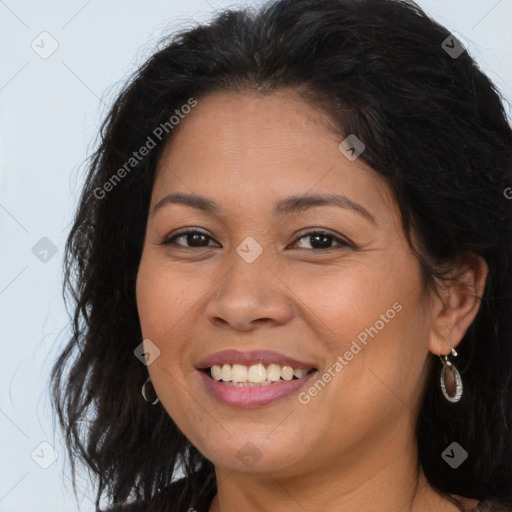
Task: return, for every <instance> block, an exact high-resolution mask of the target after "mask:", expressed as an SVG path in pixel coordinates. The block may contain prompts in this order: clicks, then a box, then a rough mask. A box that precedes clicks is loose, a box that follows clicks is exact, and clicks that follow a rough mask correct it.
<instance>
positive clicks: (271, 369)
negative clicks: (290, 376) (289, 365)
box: [267, 364, 281, 382]
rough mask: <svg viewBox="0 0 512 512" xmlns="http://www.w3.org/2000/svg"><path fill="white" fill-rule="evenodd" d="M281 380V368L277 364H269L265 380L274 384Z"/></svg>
mask: <svg viewBox="0 0 512 512" xmlns="http://www.w3.org/2000/svg"><path fill="white" fill-rule="evenodd" d="M280 379H281V367H280V366H279V365H278V364H269V365H268V368H267V380H269V381H271V382H275V381H277V380H280Z"/></svg>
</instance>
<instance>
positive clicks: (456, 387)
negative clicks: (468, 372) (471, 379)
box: [439, 343, 462, 403]
mask: <svg viewBox="0 0 512 512" xmlns="http://www.w3.org/2000/svg"><path fill="white" fill-rule="evenodd" d="M450 348H451V349H452V355H453V356H454V357H455V356H457V351H456V350H455V349H454V348H453V347H452V344H451V343H450ZM448 357H449V355H446V356H442V357H441V356H439V358H440V359H441V361H442V363H443V369H442V370H441V390H442V392H443V395H444V397H445V398H446V400H448V402H452V403H455V402H458V401H459V400H460V399H461V397H462V379H461V377H460V373H459V371H458V370H457V368H455V366H454V365H453V364H452V363H451V361H449V360H448Z"/></svg>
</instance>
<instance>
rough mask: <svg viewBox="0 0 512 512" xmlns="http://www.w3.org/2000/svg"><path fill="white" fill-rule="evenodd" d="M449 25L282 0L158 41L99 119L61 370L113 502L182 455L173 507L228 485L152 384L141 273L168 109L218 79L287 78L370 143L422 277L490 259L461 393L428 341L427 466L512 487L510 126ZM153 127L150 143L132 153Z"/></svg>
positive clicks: (479, 493)
mask: <svg viewBox="0 0 512 512" xmlns="http://www.w3.org/2000/svg"><path fill="white" fill-rule="evenodd" d="M450 37H451V36H450V33H449V32H448V31H447V30H446V29H445V28H443V27H442V26H440V25H439V24H437V23H436V22H434V21H433V20H432V19H430V18H429V17H428V16H427V15H426V14H425V13H424V12H423V11H422V10H421V9H420V8H419V7H418V6H417V5H415V4H414V3H413V2H404V1H398V0H279V1H277V2H273V3H269V4H266V5H265V6H263V7H262V8H260V9H259V10H257V11H252V10H250V9H246V10H240V11H224V12H222V13H220V14H219V15H217V17H216V18H215V19H214V20H213V21H212V22H210V23H208V24H204V25H198V26H197V27H195V28H193V29H191V30H188V31H186V32H183V33H181V34H179V35H175V36H173V37H172V39H171V40H170V41H168V40H165V41H163V42H162V44H163V47H162V48H159V49H158V51H157V52H156V53H155V54H154V55H153V56H152V57H151V58H150V59H149V60H148V61H147V62H146V63H145V64H144V65H143V66H142V67H141V68H140V69H139V70H138V71H137V72H136V73H135V74H134V76H133V78H132V79H131V80H130V81H129V83H128V84H127V85H126V86H125V88H124V90H123V91H122V93H121V94H120V95H119V96H118V98H117V100H116V101H115V103H114V105H113V107H112V108H111V110H110V112H109V114H108V116H107V118H106V120H105V121H104V123H103V125H102V128H101V141H100V144H99V147H98V149H97V151H96V152H95V154H94V155H93V156H92V158H91V159H90V167H89V169H90V170H89V173H88V175H87V178H86V182H85V186H84V188H83V192H82V195H81V199H80V204H79V208H78V211H77V214H76V217H75V220H74V225H73V227H72V230H71V232H70V234H69V238H68V241H67V245H66V258H65V290H66V294H67V295H66V297H67V300H68V304H69V300H71V302H72V304H73V312H74V315H73V335H72V338H71V339H70V340H69V343H68V345H67V346H66V347H65V350H64V351H63V353H62V354H61V355H60V357H59V358H58V360H57V361H56V363H55V366H54V368H53V373H52V403H53V405H54V407H55V409H56V412H57V414H58V417H59V419H60V424H61V426H62V428H63V429H64V431H65V436H66V444H67V448H68V452H69V455H70V458H71V463H72V468H73V476H74V471H75V462H74V461H75V458H76V459H77V461H79V462H81V463H85V464H86V465H87V467H88V468H90V469H91V470H92V471H93V473H94V474H95V475H97V478H98V487H97V498H96V506H97V507H99V502H100V499H101V497H102V496H103V495H104V494H105V493H107V498H108V500H109V502H110V503H111V504H112V505H117V504H122V503H124V502H126V501H127V500H129V499H139V500H143V501H144V502H145V503H149V502H150V501H151V499H152V498H153V497H154V496H155V495H158V492H157V488H158V487H160V488H163V487H165V486H168V485H169V484H170V482H171V480H172V479H173V477H174V478H176V475H177V474H178V471H180V470H183V471H184V472H185V476H186V480H185V481H184V482H185V484H184V487H183V493H181V494H180V496H178V497H177V498H176V500H175V501H174V502H173V503H172V504H169V505H170V506H171V508H170V509H169V510H180V511H181V510H185V509H186V507H187V506H188V505H189V503H190V499H191V496H193V495H194V494H198V493H202V492H206V491H205V489H204V488H203V489H201V488H202V486H204V484H205V482H210V484H211V485H210V487H208V489H209V492H211V491H212V489H214V488H215V481H214V467H213V465H212V463H211V462H210V461H208V460H206V459H205V457H204V456H203V455H202V454H201V453H199V452H198V450H197V449H196V448H195V447H194V446H192V445H191V443H190V442H189V441H188V440H187V439H186V437H185V436H184V435H183V434H182V433H181V432H180V431H179V429H178V428H177V427H176V425H175V423H174V422H173V420H172V419H171V418H170V417H169V415H168V414H167V413H166V411H165V410H164V408H163V407H162V406H161V405H158V406H154V407H153V406H150V405H149V404H147V403H146V402H145V401H144V400H143V399H142V397H141V386H142V384H143V383H144V381H145V380H146V378H147V375H148V374H147V369H146V368H145V367H144V365H143V364H141V362H140V361H139V360H138V359H137V358H136V357H135V356H134V349H135V348H136V347H137V346H138V345H139V344H140V343H141V341H142V335H141V329H140V324H139V319H138V313H137V306H136V300H135V280H136V276H137V269H138V264H139V260H140V257H141V252H142V244H143V240H144V234H145V225H146V220H147V214H148V207H149V201H150V195H151V190H152V183H153V178H154V173H155V168H156V164H157V162H158V160H159V158H160V155H161V151H162V148H163V147H164V145H165V143H167V142H168V141H169V140H171V138H172V135H173V133H174V132H173V130H174V127H173V123H172V122H170V121H169V120H170V119H171V116H173V114H175V113H176V110H178V111H180V112H184V110H182V109H183V106H184V105H186V104H188V105H191V104H192V102H193V101H197V102H199V103H200V102H201V97H204V95H205V94H207V93H211V92H214V91H218V90H227V91H229V90H236V91H244V90H257V91H260V92H261V93H262V94H265V93H271V92H272V91H276V90H282V89H285V88H294V89H295V90H296V91H298V92H299V93H300V94H301V95H302V96H303V97H304V99H305V100H306V101H311V102H312V103H313V104H315V105H316V106H317V107H318V108H319V109H320V108H322V109H324V110H325V111H326V112H328V114H329V115H330V117H331V118H332V119H333V120H334V121H335V122H336V123H337V126H338V127H339V132H340V137H341V136H343V135H345V136H346V135H348V134H355V135H356V136H357V137H358V138H359V139H360V140H361V141H362V142H363V143H364V144H365V146H366V150H365V151H364V153H363V154H362V155H361V156H360V158H361V159H362V160H364V161H365V162H366V163H368V164H369V165H370V166H371V167H372V168H373V169H375V171H376V172H378V173H380V175H382V176H384V177H385V179H386V180H387V182H388V183H389V184H390V186H391V188H392V190H393V192H394V194H395V197H396V201H397V203H398V205H399V207H400V211H401V215H402V220H403V228H404V232H405V233H406V234H407V235H408V237H409V240H411V234H412V233H414V234H415V237H416V239H417V240H418V241H419V242H418V244H417V246H415V250H417V257H418V259H419V261H420V263H421V265H422V268H423V273H424V278H425V282H426V283H427V284H428V283H430V284H432V283H433V282H434V278H443V275H442V272H441V270H440V269H441V268H442V265H443V264H444V263H447V262H453V261H455V260H457V259H460V258H466V257H470V256H471V255H475V254H476V255H481V256H482V257H484V258H485V260H486V262H487V265H488V267H489V274H488V279H487V283H486V287H485V292H484V294H483V297H482V301H481V307H480V311H479V313H478V315H477V317H476V319H475V321H474V322H473V324H472V325H471V327H470V328H469V330H468V331H467V333H466V335H465V336H464V339H463V340H462V342H461V344H460V345H459V348H458V353H459V356H458V358H457V367H458V369H459V371H460V372H461V375H462V379H463V383H464V394H463V398H462V400H461V401H460V402H458V403H456V404H452V403H448V402H447V401H446V400H445V399H444V398H443V396H442V394H441V392H440V386H439V372H440V367H441V364H440V361H439V359H438V358H437V356H434V355H431V365H430V374H429V375H430V376H429V379H428V382H427V385H426V388H425V391H424V395H423V402H422V407H421V410H420V413H419V417H418V421H417V442H418V449H419V463H420V465H421V467H422V469H423V471H424V472H425V474H426V477H427V479H428V481H429V483H430V485H432V486H433V487H434V488H435V489H437V490H438V491H439V492H441V493H443V494H445V495H448V493H453V494H459V495H462V496H466V497H471V498H479V499H483V498H486V497H492V496H495V497H501V498H503V499H507V500H508V499H512V470H511V467H510V466H511V462H512V429H511V426H512V388H511V376H512V297H511V290H512V269H511V267H510V262H511V256H512V202H511V201H510V200H509V199H507V193H506V190H507V189H508V187H512V131H511V128H510V126H509V124H508V122H507V118H506V114H505V111H504V108H503V105H502V102H501V98H500V94H499V92H498V91H497V90H496V88H495V86H494V85H493V84H492V83H491V82H490V80H489V79H488V78H487V77H486V76H485V74H483V73H482V71H480V69H479V68H478V66H477V64H476V63H475V62H474V61H473V59H472V58H471V57H470V56H469V55H468V52H467V51H462V53H461V54H460V55H455V54H454V53H453V51H449V50H450V48H454V47H455V48H459V50H460V49H461V48H460V46H457V44H458V43H457V41H456V40H452V39H448V41H449V44H448V46H447V45H446V43H445V41H446V40H447V38H450ZM176 115H177V114H176ZM182 122H186V119H185V120H184V121H182ZM219 122H222V121H219ZM166 123H167V124H166ZM158 127H161V129H160V131H158V130H157V131H156V132H155V130H156V129H157V128H158ZM162 127H165V129H163V131H162ZM157 133H158V134H159V136H157V135H156V134H157ZM148 137H151V139H152V143H151V146H154V147H152V148H151V150H150V151H149V153H148V154H147V155H146V156H144V157H142V156H140V155H139V154H138V156H137V158H136V159H134V158H135V157H134V155H133V154H134V152H138V151H139V149H140V148H141V147H143V146H148V145H149V142H148V140H149V139H148ZM341 140H342V138H340V141H341ZM139 157H140V158H139ZM120 169H124V172H120V171H119V170H120ZM114 175H115V176H117V177H115V176H114ZM509 190H510V189H509ZM68 366H69V371H68V372H67V373H66V372H65V369H66V368H67V367H68ZM452 442H457V443H458V444H459V445H461V446H462V447H463V448H464V449H465V450H466V451H467V452H468V455H469V456H468V459H467V460H466V461H465V462H464V463H463V464H462V465H461V466H460V467H459V468H457V469H456V470H454V469H452V468H451V467H450V466H449V465H448V464H447V463H446V462H445V461H444V460H443V458H442V457H441V453H442V452H443V450H444V449H445V448H446V447H447V446H448V445H449V444H450V443H452ZM180 468H181V469H180Z"/></svg>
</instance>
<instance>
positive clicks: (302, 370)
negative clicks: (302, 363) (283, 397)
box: [293, 368, 308, 379]
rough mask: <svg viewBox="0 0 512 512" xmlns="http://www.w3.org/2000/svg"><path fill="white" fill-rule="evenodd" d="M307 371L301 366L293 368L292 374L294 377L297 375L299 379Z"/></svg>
mask: <svg viewBox="0 0 512 512" xmlns="http://www.w3.org/2000/svg"><path fill="white" fill-rule="evenodd" d="M307 373H308V371H307V370H304V369H302V368H299V369H297V370H293V375H295V377H297V378H298V379H301V378H302V377H304V375H307Z"/></svg>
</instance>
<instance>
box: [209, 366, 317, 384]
mask: <svg viewBox="0 0 512 512" xmlns="http://www.w3.org/2000/svg"><path fill="white" fill-rule="evenodd" d="M307 373H308V370H306V369H305V368H292V367H291V366H279V365H278V364H275V363H272V364H269V365H268V366H267V368H265V366H264V365H263V364H261V363H258V364H253V365H251V366H245V365H243V364H234V365H230V364H223V365H222V366H219V365H216V364H215V365H213V366H212V367H211V368H210V374H211V376H212V378H213V379H214V380H216V381H221V380H222V381H224V382H227V383H229V385H231V386H242V385H248V386H251V385H256V384H258V385H264V386H266V385H268V384H271V383H272V382H277V381H279V380H292V379H293V377H294V376H295V377H297V378H298V379H300V378H302V377H304V376H305V375H307Z"/></svg>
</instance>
